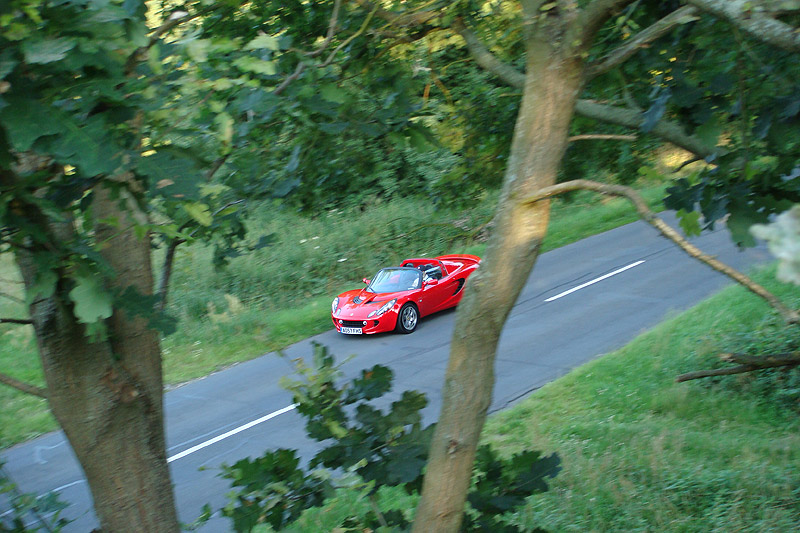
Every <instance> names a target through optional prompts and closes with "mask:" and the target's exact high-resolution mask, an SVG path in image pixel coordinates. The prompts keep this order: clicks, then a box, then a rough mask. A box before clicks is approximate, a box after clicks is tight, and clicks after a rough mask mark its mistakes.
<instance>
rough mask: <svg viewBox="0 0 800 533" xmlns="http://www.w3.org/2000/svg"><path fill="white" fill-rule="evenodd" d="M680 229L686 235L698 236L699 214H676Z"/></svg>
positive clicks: (683, 212) (690, 212)
mask: <svg viewBox="0 0 800 533" xmlns="http://www.w3.org/2000/svg"><path fill="white" fill-rule="evenodd" d="M677 215H678V219H679V220H680V224H681V229H683V232H684V233H685V234H686V235H689V236H691V235H700V213H699V212H697V211H684V210H683V209H681V210H680V211H678V213H677Z"/></svg>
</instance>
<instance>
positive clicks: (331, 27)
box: [305, 0, 342, 57]
mask: <svg viewBox="0 0 800 533" xmlns="http://www.w3.org/2000/svg"><path fill="white" fill-rule="evenodd" d="M341 7H342V0H335V1H334V2H333V12H332V13H331V20H330V22H329V23H328V34H327V35H326V36H325V40H324V41H322V42H321V43H320V46H319V48H317V49H316V50H314V51H313V52H306V53H305V54H306V55H307V56H308V57H317V56H318V55H320V54H321V53H322V52H324V51H325V49H326V48H328V46H329V45H330V44H331V41H332V40H333V36H334V35H336V25H337V24H338V23H339V9H340V8H341Z"/></svg>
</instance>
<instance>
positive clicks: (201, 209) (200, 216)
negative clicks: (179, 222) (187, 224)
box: [183, 202, 214, 226]
mask: <svg viewBox="0 0 800 533" xmlns="http://www.w3.org/2000/svg"><path fill="white" fill-rule="evenodd" d="M183 209H184V210H186V212H187V213H189V216H190V217H192V218H193V219H194V220H196V221H197V223H198V224H201V225H203V226H210V225H211V222H213V220H214V219H213V217H212V216H211V212H210V211H209V209H208V206H207V205H206V204H202V203H200V202H190V203H185V204H183Z"/></svg>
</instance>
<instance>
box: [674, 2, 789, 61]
mask: <svg viewBox="0 0 800 533" xmlns="http://www.w3.org/2000/svg"><path fill="white" fill-rule="evenodd" d="M688 3H689V4H692V5H693V6H695V7H697V8H699V9H701V10H703V11H706V12H708V13H711V14H712V15H714V16H716V17H720V18H723V19H725V20H727V21H728V22H730V23H731V24H733V25H735V26H737V27H738V28H741V29H742V30H743V31H745V32H747V33H748V34H750V35H751V36H752V37H755V38H756V39H758V40H760V41H763V42H765V43H768V44H771V45H773V46H777V47H778V48H782V49H783V50H787V51H789V52H800V32H799V31H798V30H797V28H794V27H792V26H790V25H789V24H786V23H785V22H781V21H779V20H776V19H774V18H772V17H771V16H769V15H768V13H769V11H768V9H763V10H762V9H760V6H759V3H758V2H751V1H749V0H688Z"/></svg>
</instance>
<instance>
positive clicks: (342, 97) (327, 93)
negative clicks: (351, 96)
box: [319, 83, 347, 104]
mask: <svg viewBox="0 0 800 533" xmlns="http://www.w3.org/2000/svg"><path fill="white" fill-rule="evenodd" d="M319 93H320V94H321V95H322V97H323V98H324V99H325V100H328V101H329V102H336V103H337V104H343V103H344V102H346V101H347V93H346V92H345V91H343V90H342V89H341V88H340V87H338V86H337V85H336V84H335V83H326V84H325V85H323V86H322V88H321V89H320V91H319Z"/></svg>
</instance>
